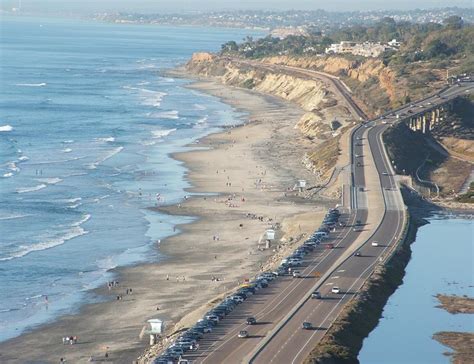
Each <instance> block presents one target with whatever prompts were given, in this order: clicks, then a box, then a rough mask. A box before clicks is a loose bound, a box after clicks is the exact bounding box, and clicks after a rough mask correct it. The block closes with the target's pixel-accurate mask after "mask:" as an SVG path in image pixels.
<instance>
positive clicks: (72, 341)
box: [63, 336, 77, 345]
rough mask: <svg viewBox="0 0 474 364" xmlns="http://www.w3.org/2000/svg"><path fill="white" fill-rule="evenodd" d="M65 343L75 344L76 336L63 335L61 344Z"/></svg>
mask: <svg viewBox="0 0 474 364" xmlns="http://www.w3.org/2000/svg"><path fill="white" fill-rule="evenodd" d="M66 344H70V345H73V344H77V336H65V337H63V345H66Z"/></svg>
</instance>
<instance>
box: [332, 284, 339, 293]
mask: <svg viewBox="0 0 474 364" xmlns="http://www.w3.org/2000/svg"><path fill="white" fill-rule="evenodd" d="M331 292H332V293H340V292H341V290H340V289H339V287H338V286H334V287H332V288H331Z"/></svg>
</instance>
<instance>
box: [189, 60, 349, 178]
mask: <svg viewBox="0 0 474 364" xmlns="http://www.w3.org/2000/svg"><path fill="white" fill-rule="evenodd" d="M185 68H186V70H187V72H189V73H191V74H193V75H196V76H198V77H204V78H211V79H214V80H216V81H218V82H221V83H224V84H226V85H229V86H236V87H243V88H247V89H251V90H254V91H257V92H260V93H265V94H269V95H272V96H276V97H279V98H281V99H283V100H285V101H289V102H292V103H295V104H297V105H299V106H300V107H301V108H302V109H303V110H304V111H306V112H305V114H304V115H303V116H302V117H301V119H300V120H299V121H298V122H297V123H296V125H295V126H294V127H295V128H296V129H298V130H300V131H301V133H302V134H303V135H304V136H305V137H307V138H308V139H310V140H312V141H314V145H315V148H314V151H313V152H311V153H307V154H305V155H304V156H302V157H301V158H302V163H303V165H304V166H305V167H306V168H307V169H309V170H310V171H312V172H313V173H314V174H315V175H316V176H318V177H319V178H320V179H321V182H323V180H324V179H326V178H327V177H328V176H329V175H330V174H331V172H332V170H333V169H334V167H335V164H336V162H337V155H338V153H337V151H338V142H339V137H340V134H341V130H342V129H343V128H344V127H345V126H348V125H352V122H353V121H354V120H353V117H352V116H351V115H350V112H349V110H348V109H347V107H346V106H344V105H343V104H342V102H340V100H338V99H337V97H336V96H335V95H334V94H333V92H332V91H331V90H330V89H329V87H328V86H327V85H326V84H325V82H323V81H322V80H319V79H314V78H309V77H306V78H305V77H303V76H301V75H295V74H292V73H291V72H282V71H277V70H274V69H271V68H266V67H264V65H263V64H261V63H259V65H258V66H257V65H252V64H248V63H242V62H239V60H234V59H232V58H228V57H222V56H219V55H216V54H212V53H195V54H193V56H192V57H191V59H190V60H189V62H188V63H187V64H186V65H185ZM331 141H332V142H331ZM323 143H324V144H323ZM321 145H327V146H330V147H331V148H332V149H331V151H334V154H335V158H330V159H327V160H326V162H325V163H320V161H319V159H318V154H319V153H318V150H320V149H321Z"/></svg>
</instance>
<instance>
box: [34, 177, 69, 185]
mask: <svg viewBox="0 0 474 364" xmlns="http://www.w3.org/2000/svg"><path fill="white" fill-rule="evenodd" d="M36 180H37V181H38V182H43V183H46V184H48V185H55V184H56V183H59V182H62V181H63V180H62V179H61V178H56V177H51V178H37V179H36Z"/></svg>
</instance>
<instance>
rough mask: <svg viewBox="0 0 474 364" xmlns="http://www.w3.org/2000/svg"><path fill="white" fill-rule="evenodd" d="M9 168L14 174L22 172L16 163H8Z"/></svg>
mask: <svg viewBox="0 0 474 364" xmlns="http://www.w3.org/2000/svg"><path fill="white" fill-rule="evenodd" d="M6 166H7V168H8V169H9V170H10V171H13V172H20V168H18V167H17V165H16V163H15V162H7V164H6Z"/></svg>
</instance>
